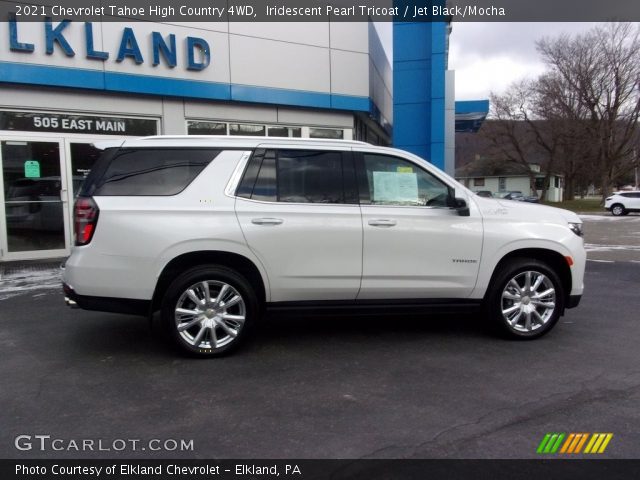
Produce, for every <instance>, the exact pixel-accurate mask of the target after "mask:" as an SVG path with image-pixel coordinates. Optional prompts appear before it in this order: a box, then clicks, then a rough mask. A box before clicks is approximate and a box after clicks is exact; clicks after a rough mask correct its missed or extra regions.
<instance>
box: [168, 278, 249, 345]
mask: <svg viewBox="0 0 640 480" xmlns="http://www.w3.org/2000/svg"><path fill="white" fill-rule="evenodd" d="M257 312H258V302H257V299H256V295H255V292H254V290H253V288H252V287H251V285H250V284H249V283H248V282H247V280H246V279H245V278H244V277H243V276H241V275H239V274H238V273H236V272H235V271H233V270H231V269H229V268H226V267H223V266H218V265H205V266H201V267H194V268H191V269H189V270H187V271H185V272H184V273H183V274H182V275H180V276H179V277H178V278H176V279H175V280H174V281H173V282H172V283H171V285H170V286H169V288H168V289H167V292H166V294H165V296H164V300H163V303H162V319H163V322H164V324H165V326H166V327H167V329H168V332H169V334H170V335H171V337H172V338H173V340H174V341H175V343H176V344H177V345H178V347H180V348H181V349H182V350H183V351H186V352H187V353H190V354H192V355H196V356H202V357H215V356H220V355H223V354H225V353H228V352H230V351H232V350H234V349H235V348H236V347H238V345H239V344H240V343H241V342H242V340H243V339H244V338H245V336H246V334H247V332H248V329H249V328H250V326H251V324H252V323H253V321H254V318H255V316H256V313H257Z"/></svg>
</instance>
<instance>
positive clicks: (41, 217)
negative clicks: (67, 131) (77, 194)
mask: <svg viewBox="0 0 640 480" xmlns="http://www.w3.org/2000/svg"><path fill="white" fill-rule="evenodd" d="M62 156H63V152H62V142H61V141H60V140H58V139H49V138H42V137H39V138H25V137H14V138H7V137H5V138H4V139H1V140H0V164H1V165H2V168H1V169H0V180H1V182H0V183H1V186H0V200H2V202H1V203H0V218H1V219H2V224H1V225H0V228H2V232H1V235H0V242H1V243H0V249H1V250H2V252H0V257H1V258H2V259H3V260H23V259H37V258H47V257H60V256H65V255H67V254H68V253H69V245H70V228H69V205H68V202H69V195H68V192H67V181H66V172H65V169H64V168H62V165H63V163H62Z"/></svg>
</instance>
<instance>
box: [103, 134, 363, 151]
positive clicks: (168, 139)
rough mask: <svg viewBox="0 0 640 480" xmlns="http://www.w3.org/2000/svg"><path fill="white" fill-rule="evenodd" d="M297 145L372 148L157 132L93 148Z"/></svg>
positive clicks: (356, 143)
mask: <svg viewBox="0 0 640 480" xmlns="http://www.w3.org/2000/svg"><path fill="white" fill-rule="evenodd" d="M265 144H268V145H300V146H318V147H320V146H322V147H341V148H344V147H357V146H359V147H373V145H371V144H368V143H365V142H359V141H355V140H332V139H322V138H290V137H236V136H229V135H226V136H225V135H215V136H214V135H158V136H153V137H143V138H131V139H122V140H105V141H100V142H96V143H95V144H94V145H95V146H96V148H99V149H101V150H104V149H106V148H111V147H166V146H171V147H226V148H256V147H257V146H259V145H265Z"/></svg>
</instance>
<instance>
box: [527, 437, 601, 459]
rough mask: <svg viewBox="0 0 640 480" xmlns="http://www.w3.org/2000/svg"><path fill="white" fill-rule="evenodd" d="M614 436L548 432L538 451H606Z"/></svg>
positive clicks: (563, 452) (544, 452)
mask: <svg viewBox="0 0 640 480" xmlns="http://www.w3.org/2000/svg"><path fill="white" fill-rule="evenodd" d="M612 438H613V433H569V434H566V433H547V434H546V435H545V436H544V438H543V439H542V441H541V442H540V445H538V449H537V450H536V453H539V454H555V453H560V454H578V453H604V451H605V450H606V448H607V446H608V445H609V442H610V441H611V439H612ZM585 445H586V446H585ZM583 448H584V450H583Z"/></svg>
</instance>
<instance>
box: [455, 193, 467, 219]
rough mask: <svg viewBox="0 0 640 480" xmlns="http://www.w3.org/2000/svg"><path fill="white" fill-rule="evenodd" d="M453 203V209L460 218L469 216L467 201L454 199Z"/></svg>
mask: <svg viewBox="0 0 640 480" xmlns="http://www.w3.org/2000/svg"><path fill="white" fill-rule="evenodd" d="M453 202H454V203H455V207H454V208H455V209H456V211H457V212H458V215H460V216H461V217H468V216H470V215H471V211H470V210H469V205H467V201H466V200H465V199H463V198H458V197H456V198H455V199H454V200H453Z"/></svg>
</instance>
